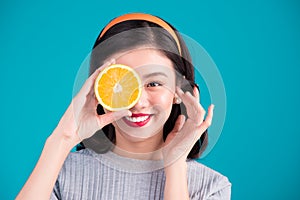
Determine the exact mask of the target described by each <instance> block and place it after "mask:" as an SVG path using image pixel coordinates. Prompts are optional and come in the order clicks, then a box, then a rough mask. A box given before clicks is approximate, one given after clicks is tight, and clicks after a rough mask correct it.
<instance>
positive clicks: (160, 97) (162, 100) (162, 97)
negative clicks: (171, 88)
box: [151, 91, 174, 113]
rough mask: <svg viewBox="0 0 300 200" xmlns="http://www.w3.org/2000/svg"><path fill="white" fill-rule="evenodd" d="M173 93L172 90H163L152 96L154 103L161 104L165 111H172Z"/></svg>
mask: <svg viewBox="0 0 300 200" xmlns="http://www.w3.org/2000/svg"><path fill="white" fill-rule="evenodd" d="M173 96H174V95H173V94H172V93H170V92H167V91H166V92H163V93H160V94H157V95H153V96H151V101H152V104H156V105H159V106H160V107H161V108H162V109H163V110H164V111H166V112H168V113H169V112H171V109H172V105H173Z"/></svg>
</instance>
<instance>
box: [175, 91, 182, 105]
mask: <svg viewBox="0 0 300 200" xmlns="http://www.w3.org/2000/svg"><path fill="white" fill-rule="evenodd" d="M181 102H182V100H181V99H180V98H179V97H178V95H177V94H176V93H175V95H174V98H173V104H180V103H181Z"/></svg>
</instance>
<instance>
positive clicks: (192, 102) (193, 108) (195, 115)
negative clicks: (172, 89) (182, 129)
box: [176, 88, 205, 125]
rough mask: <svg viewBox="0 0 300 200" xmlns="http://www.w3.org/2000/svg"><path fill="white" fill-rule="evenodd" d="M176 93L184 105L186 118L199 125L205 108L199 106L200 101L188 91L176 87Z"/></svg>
mask: <svg viewBox="0 0 300 200" xmlns="http://www.w3.org/2000/svg"><path fill="white" fill-rule="evenodd" d="M176 90H177V94H178V96H179V97H180V98H181V99H182V102H183V103H184V105H185V106H186V110H187V114H188V118H189V119H191V120H193V121H194V122H195V123H196V124H197V125H200V124H201V123H202V121H203V119H204V115H205V110H204V109H203V107H202V106H201V104H200V102H199V101H198V99H197V98H196V97H194V96H193V95H192V94H191V93H190V92H185V93H184V92H183V91H182V90H181V89H180V88H177V89H176Z"/></svg>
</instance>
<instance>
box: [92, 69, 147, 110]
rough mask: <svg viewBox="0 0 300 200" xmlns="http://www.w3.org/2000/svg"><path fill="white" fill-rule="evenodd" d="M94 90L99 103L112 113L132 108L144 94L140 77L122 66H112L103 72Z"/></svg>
mask: <svg viewBox="0 0 300 200" xmlns="http://www.w3.org/2000/svg"><path fill="white" fill-rule="evenodd" d="M94 89H95V95H96V98H97V100H98V102H99V103H100V104H101V105H102V106H103V107H104V108H106V109H107V110H110V111H118V110H123V109H130V108H132V107H133V106H134V105H135V104H136V103H137V101H138V100H139V98H140V96H141V93H142V87H141V80H140V77H139V75H138V74H137V73H136V72H135V71H134V70H133V69H132V68H130V67H128V66H126V65H121V64H114V65H111V66H109V67H107V68H105V69H104V70H103V71H101V72H100V73H99V75H98V77H97V78H96V81H95V85H94Z"/></svg>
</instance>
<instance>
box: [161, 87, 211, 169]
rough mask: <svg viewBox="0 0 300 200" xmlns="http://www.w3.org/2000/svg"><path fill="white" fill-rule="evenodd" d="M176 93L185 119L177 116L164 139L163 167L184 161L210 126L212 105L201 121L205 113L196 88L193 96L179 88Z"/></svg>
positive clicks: (182, 116)
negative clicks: (183, 110)
mask: <svg viewBox="0 0 300 200" xmlns="http://www.w3.org/2000/svg"><path fill="white" fill-rule="evenodd" d="M176 92H177V94H178V96H179V98H181V99H182V102H183V103H184V105H185V107H186V110H187V119H185V118H186V117H185V116H184V115H179V116H178V119H177V121H176V123H175V126H174V128H173V130H172V131H171V132H170V133H169V135H168V136H167V138H166V141H165V144H164V148H163V157H164V158H163V159H164V163H165V166H169V165H171V164H173V163H174V162H175V161H176V162H177V161H184V162H185V161H186V158H187V156H188V154H189V152H190V151H191V149H192V148H193V146H194V144H195V143H196V142H197V140H199V139H200V137H201V135H202V134H203V132H204V131H205V130H206V129H207V128H208V127H209V126H210V125H211V122H212V117H213V109H214V105H213V104H212V105H210V106H209V108H208V113H207V116H206V118H205V120H204V121H203V119H204V116H205V114H206V111H205V110H204V109H203V107H202V106H201V104H200V95H199V91H198V89H197V88H196V87H194V89H193V95H192V94H191V93H190V92H185V93H184V92H183V91H182V90H181V89H180V88H176Z"/></svg>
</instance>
